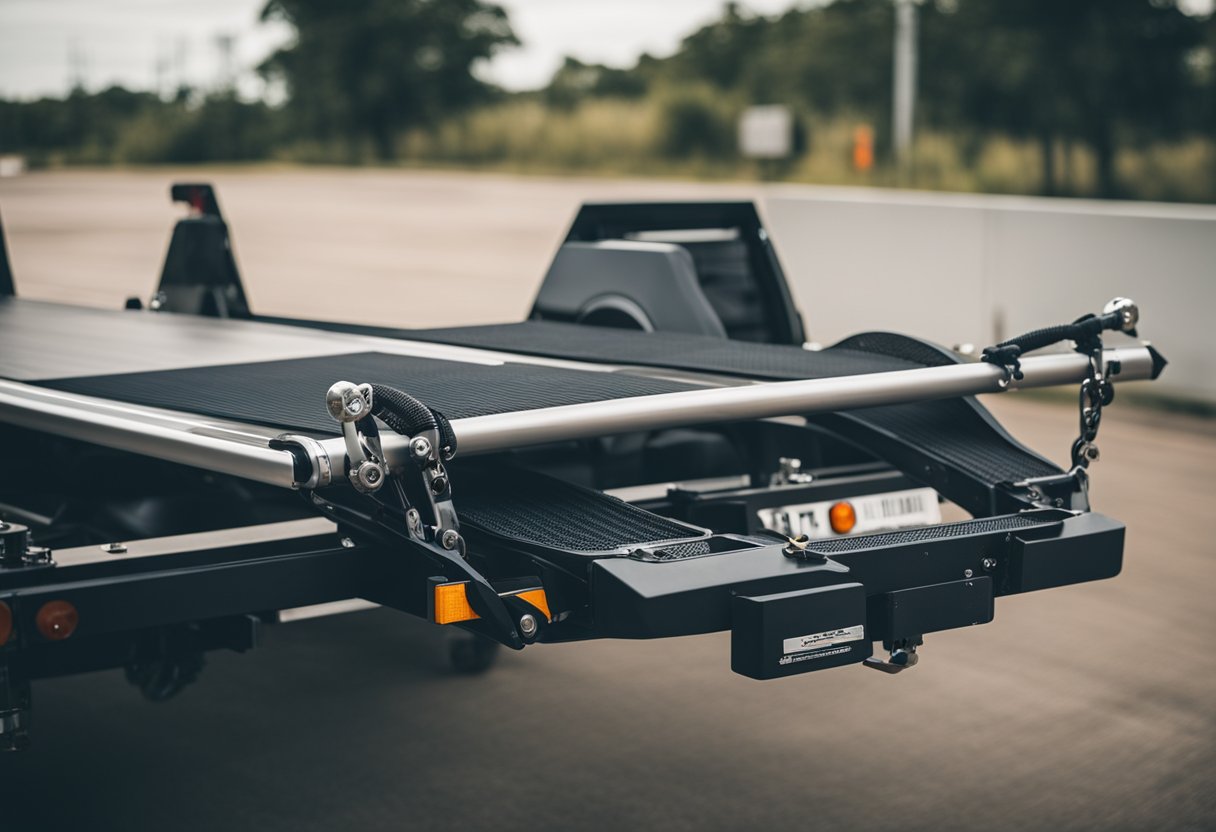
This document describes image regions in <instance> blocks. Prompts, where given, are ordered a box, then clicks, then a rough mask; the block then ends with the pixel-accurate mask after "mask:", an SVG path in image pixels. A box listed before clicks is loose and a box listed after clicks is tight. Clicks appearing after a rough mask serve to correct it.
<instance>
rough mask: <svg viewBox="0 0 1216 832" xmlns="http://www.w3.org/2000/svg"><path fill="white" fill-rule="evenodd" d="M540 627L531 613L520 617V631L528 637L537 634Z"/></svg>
mask: <svg viewBox="0 0 1216 832" xmlns="http://www.w3.org/2000/svg"><path fill="white" fill-rule="evenodd" d="M538 629H540V625H538V624H537V623H536V618H535V616H533V615H531V614H530V613H529V614H527V615H525V616H523V617H522V618H520V619H519V631H520V632H521V633H523V634H524V635H525V636H527V637H528V638H532V636H534V635H536V631H537V630H538Z"/></svg>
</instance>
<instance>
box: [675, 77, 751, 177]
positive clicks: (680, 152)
mask: <svg viewBox="0 0 1216 832" xmlns="http://www.w3.org/2000/svg"><path fill="white" fill-rule="evenodd" d="M658 103H659V124H658V136H657V141H656V148H657V150H658V151H659V153H661V154H662V155H663V156H666V157H667V158H669V159H684V158H688V157H690V156H691V157H697V156H701V157H705V158H709V159H721V158H725V157H727V156H731V155H733V154H734V150H735V121H736V118H737V112H738V111H737V109H736V108H732V107H730V106H729V105H728V104H726V103H725V102H724V101H723V99H722V96H721V95H720V94H718V93H716V92H715V91H714V89H713V88H712V87H709V86H707V85H688V86H678V87H673V88H669V89H667V90H665V91H664V92H663V93H662V94H661V95H660V96H659V99H658Z"/></svg>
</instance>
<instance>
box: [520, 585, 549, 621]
mask: <svg viewBox="0 0 1216 832" xmlns="http://www.w3.org/2000/svg"><path fill="white" fill-rule="evenodd" d="M515 597H516V598H520V599H522V600H524V601H527V602H528V603H529V604H531V605H532V606H534V607H536V608H537V609H538V610H540V611H541V612H543V613H544V614H545V620H546V621H552V620H553V614H552V613H550V612H549V599H548V597H546V595H545V591H544V590H543V589H529V590H526V591H524V592H519V593H516V595H515Z"/></svg>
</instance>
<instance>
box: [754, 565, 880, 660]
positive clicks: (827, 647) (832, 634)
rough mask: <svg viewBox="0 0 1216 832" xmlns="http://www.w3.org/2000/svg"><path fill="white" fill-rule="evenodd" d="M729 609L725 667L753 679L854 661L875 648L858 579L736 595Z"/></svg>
mask: <svg viewBox="0 0 1216 832" xmlns="http://www.w3.org/2000/svg"><path fill="white" fill-rule="evenodd" d="M731 612H732V622H731V632H730V667H731V670H733V671H735V672H736V673H740V674H742V675H744V676H750V677H751V678H753V679H777V678H780V677H782V676H792V675H794V674H795V673H808V672H810V671H812V670H823V669H825V668H828V667H839V666H840V665H843V664H856V663H858V662H860V661H863V660H865V659H867V658H869V657H870V656H871V655H873V653H874V645H873V644H872V643H871V641H870V638H869V635H868V634H867V633H866V592H865V588H864V587H863V586H862V585H861V584H858V583H848V584H837V585H835V586H828V587H819V588H815V589H799V590H795V591H793V592H781V593H777V594H776V595H758V596H744V595H737V596H735V598H734V599H733V601H732V608H731Z"/></svg>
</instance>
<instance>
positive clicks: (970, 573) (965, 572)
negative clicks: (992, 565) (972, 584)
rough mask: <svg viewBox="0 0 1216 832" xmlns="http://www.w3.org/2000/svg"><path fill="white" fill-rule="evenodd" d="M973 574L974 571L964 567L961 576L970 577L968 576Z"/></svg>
mask: <svg viewBox="0 0 1216 832" xmlns="http://www.w3.org/2000/svg"><path fill="white" fill-rule="evenodd" d="M974 574H975V573H974V572H972V571H971V570H970V569H964V570H963V577H964V578H970V577H971V576H972V575H974Z"/></svg>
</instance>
